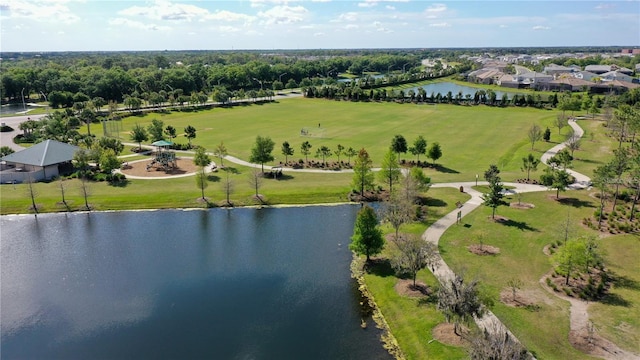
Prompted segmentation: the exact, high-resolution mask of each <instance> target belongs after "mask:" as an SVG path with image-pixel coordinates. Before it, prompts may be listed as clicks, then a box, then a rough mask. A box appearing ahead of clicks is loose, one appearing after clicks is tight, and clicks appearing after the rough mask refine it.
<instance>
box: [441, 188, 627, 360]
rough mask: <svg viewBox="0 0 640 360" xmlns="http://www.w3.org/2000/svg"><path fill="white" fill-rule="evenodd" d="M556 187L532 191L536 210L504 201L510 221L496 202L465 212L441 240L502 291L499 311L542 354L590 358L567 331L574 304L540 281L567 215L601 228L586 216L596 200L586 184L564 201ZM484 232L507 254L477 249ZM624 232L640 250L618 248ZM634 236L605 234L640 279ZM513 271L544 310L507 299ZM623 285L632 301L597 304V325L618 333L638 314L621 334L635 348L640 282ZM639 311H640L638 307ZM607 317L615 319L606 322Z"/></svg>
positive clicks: (458, 264)
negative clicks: (472, 248)
mask: <svg viewBox="0 0 640 360" xmlns="http://www.w3.org/2000/svg"><path fill="white" fill-rule="evenodd" d="M549 195H550V193H549V192H543V193H529V194H524V195H523V196H522V201H523V202H529V203H533V204H535V208H533V209H529V210H517V209H513V208H508V207H500V208H499V209H498V212H497V213H498V214H499V215H501V216H505V217H507V218H508V219H509V220H510V222H509V223H507V224H500V223H495V222H493V221H491V220H490V219H489V218H490V216H491V209H490V208H488V207H481V208H479V209H477V210H476V211H474V212H473V213H471V214H469V215H468V216H466V217H465V218H464V219H463V223H464V224H465V226H454V227H452V228H450V229H449V230H447V232H446V233H445V234H444V236H443V237H442V238H441V240H440V247H441V252H442V254H443V257H444V259H445V261H446V262H447V263H448V264H449V265H450V266H451V267H452V269H454V271H456V272H465V273H466V274H467V276H468V277H472V278H478V279H479V280H480V281H481V283H482V288H483V291H484V292H485V293H487V294H489V295H490V297H491V298H492V299H494V302H495V304H494V306H493V307H492V311H493V312H494V313H495V314H496V315H497V316H498V317H499V318H500V319H501V320H502V321H504V322H505V324H506V325H507V327H509V329H510V330H511V331H513V332H514V333H515V334H516V336H517V337H518V338H519V339H520V340H521V341H522V342H523V343H524V344H525V346H526V347H527V348H528V349H529V350H531V351H533V352H534V353H535V354H536V355H537V356H538V357H539V358H544V359H568V358H585V356H584V355H583V354H581V353H580V352H578V351H576V350H574V349H573V348H572V347H571V346H570V344H569V342H568V339H567V335H568V331H569V314H568V309H569V304H568V303H567V302H565V301H563V300H559V299H558V298H556V297H554V296H551V295H550V294H548V293H547V292H545V291H544V290H543V289H542V288H541V286H540V284H539V279H540V278H541V277H542V276H543V275H544V274H545V273H547V272H548V271H550V270H551V269H552V267H551V262H550V260H549V257H548V256H546V255H544V254H543V252H542V249H543V247H544V246H545V245H547V244H549V243H551V242H552V241H556V240H558V239H561V238H562V237H561V236H562V235H561V232H560V230H559V229H560V227H561V224H562V222H563V221H565V220H566V219H567V216H569V217H570V218H571V219H572V222H573V223H575V224H576V225H575V226H573V231H574V233H575V234H576V236H577V235H579V234H593V232H591V231H590V230H587V229H585V228H584V227H582V226H580V225H578V223H579V222H580V220H581V219H582V218H583V217H585V216H588V215H590V214H592V213H593V210H594V206H596V204H595V201H596V200H594V199H593V198H592V197H590V196H589V194H588V193H586V192H581V191H571V192H567V193H565V194H563V197H564V198H565V200H564V201H563V202H557V201H556V200H554V197H553V196H551V197H550V196H549ZM511 201H517V200H516V199H511ZM481 233H484V234H485V239H484V244H486V245H492V246H496V247H499V248H500V254H499V255H496V256H477V255H474V254H472V253H470V252H469V251H468V250H467V249H466V247H467V246H468V245H470V244H477V243H478V240H477V239H478V234H481ZM618 239H622V240H620V241H621V243H622V244H626V245H625V246H626V247H624V248H623V249H631V246H632V245H634V241H635V251H634V252H631V253H629V252H627V253H625V250H623V249H620V250H617V251H612V249H614V248H616V249H618V248H617V246H618V244H619V240H618ZM632 239H633V240H631V239H627V240H624V237H618V236H612V237H607V238H604V239H603V240H601V242H602V245H603V247H604V248H605V249H607V251H608V253H609V261H610V262H611V264H618V265H619V266H620V268H616V267H614V268H613V270H614V271H615V272H619V273H620V274H621V275H626V276H630V277H631V279H635V281H636V282H635V283H633V284H637V281H638V278H637V270H638V264H637V259H638V255H640V254H639V253H638V250H637V242H638V237H633V238H632ZM624 241H626V242H624ZM609 249H611V250H609ZM633 261H635V263H634V262H633ZM631 274H634V275H631ZM512 278H518V279H520V280H522V281H523V283H524V286H523V289H522V290H521V291H525V292H526V293H527V294H529V296H531V297H532V298H534V299H536V302H537V304H538V305H539V306H540V308H539V309H538V310H536V311H533V310H525V309H515V308H512V307H508V306H506V305H504V304H502V303H501V302H500V301H499V294H500V291H501V290H503V289H504V288H506V287H507V285H506V284H507V281H508V280H510V279H512ZM615 292H619V293H620V296H621V297H623V298H624V299H625V300H626V301H628V302H629V304H630V306H629V307H624V306H619V305H606V306H604V305H594V309H597V311H598V312H599V315H597V316H595V317H594V322H595V324H596V327H598V328H600V327H603V328H608V329H609V331H610V332H611V333H612V332H614V331H615V326H620V324H621V323H622V320H621V319H623V317H624V316H629V317H632V318H633V320H627V321H626V322H625V324H624V326H626V327H627V330H628V334H627V335H619V336H617V337H616V338H613V340H616V341H620V343H619V344H620V345H621V346H623V347H627V348H630V347H631V348H632V347H633V346H634V344H636V345H637V342H635V343H634V342H633V340H637V339H638V334H639V333H640V326H639V325H640V322H639V321H638V320H637V319H638V318H639V317H638V316H635V317H634V316H633V314H629V312H628V310H630V309H634V307H637V304H638V301H640V287H638V286H637V285H635V288H633V287H627V288H623V289H619V290H615ZM615 292H614V293H615ZM633 311H635V312H636V313H637V310H633ZM614 315H616V316H617V317H616V316H614ZM636 315H637V314H636ZM604 319H608V320H607V321H606V322H605V321H604ZM605 334H606V333H605ZM636 351H637V348H636Z"/></svg>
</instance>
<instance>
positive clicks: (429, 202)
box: [422, 197, 447, 207]
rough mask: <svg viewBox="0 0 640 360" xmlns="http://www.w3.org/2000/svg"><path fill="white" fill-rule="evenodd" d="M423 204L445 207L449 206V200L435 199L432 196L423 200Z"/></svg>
mask: <svg viewBox="0 0 640 360" xmlns="http://www.w3.org/2000/svg"><path fill="white" fill-rule="evenodd" d="M422 204H423V205H427V206H431V207H445V206H447V202H446V201H443V200H441V199H435V198H432V197H426V198H424V199H423V201H422Z"/></svg>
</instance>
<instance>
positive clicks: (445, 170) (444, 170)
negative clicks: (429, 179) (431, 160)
mask: <svg viewBox="0 0 640 360" xmlns="http://www.w3.org/2000/svg"><path fill="white" fill-rule="evenodd" d="M434 169H435V170H436V171H437V172H441V173H445V174H460V172H459V171H458V170H454V169H451V168H448V167H446V166H443V165H440V164H437V165H435V167H434Z"/></svg>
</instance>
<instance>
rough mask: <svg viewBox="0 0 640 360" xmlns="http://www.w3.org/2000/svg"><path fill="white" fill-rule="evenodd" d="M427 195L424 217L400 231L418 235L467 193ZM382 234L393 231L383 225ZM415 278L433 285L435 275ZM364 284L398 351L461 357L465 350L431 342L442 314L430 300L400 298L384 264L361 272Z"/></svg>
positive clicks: (434, 192)
mask: <svg viewBox="0 0 640 360" xmlns="http://www.w3.org/2000/svg"><path fill="white" fill-rule="evenodd" d="M427 194H428V195H429V198H431V201H430V203H431V204H432V205H431V206H429V211H428V217H427V220H426V221H424V222H421V223H413V224H407V225H404V226H403V227H402V228H401V232H404V233H412V234H417V235H419V234H422V233H423V232H424V231H425V230H426V228H427V227H428V226H429V225H431V224H433V223H434V222H435V221H436V220H438V219H439V218H441V217H442V216H444V215H445V214H447V213H449V212H450V211H452V210H453V209H454V208H455V204H456V202H458V201H460V202H465V201H467V200H468V199H469V196H468V195H467V194H464V193H460V191H458V190H456V189H453V188H438V189H430V190H429V192H428V193H427ZM384 230H385V232H386V233H391V232H393V230H392V229H391V228H390V227H386V228H385V229H384ZM393 246H394V245H393V244H389V243H387V245H386V249H385V251H383V253H382V254H381V257H387V256H388V255H389V253H390V252H389V251H390V248H392V247H393ZM417 278H418V280H420V281H423V282H424V283H425V284H427V285H429V286H431V287H434V286H436V284H437V280H436V278H435V277H434V276H433V274H431V272H429V271H428V270H422V271H420V272H419V273H418V276H417ZM365 279H366V282H367V286H368V288H369V290H370V291H371V293H372V294H373V296H374V298H375V300H376V303H377V304H378V306H379V307H380V310H381V311H382V313H383V314H384V317H385V319H386V320H387V323H388V324H389V327H390V328H391V331H392V333H393V335H394V336H395V338H396V339H397V340H398V343H399V344H400V347H401V348H402V351H403V352H404V353H405V355H406V356H407V358H408V359H464V358H466V351H465V350H464V349H462V348H456V347H452V346H448V345H444V344H441V343H439V342H438V341H432V339H433V336H432V334H431V331H432V330H433V328H434V327H435V326H436V325H438V324H440V323H442V322H444V315H442V313H440V312H439V311H438V310H436V308H435V305H434V304H433V303H424V302H421V301H419V300H418V299H415V298H409V297H403V296H400V295H399V294H398V292H397V291H396V290H395V289H394V286H395V284H396V282H397V281H398V278H397V277H396V276H395V275H394V274H393V271H392V269H391V268H390V267H389V266H388V265H380V266H377V267H376V268H375V270H374V271H372V272H370V273H368V274H367V275H365Z"/></svg>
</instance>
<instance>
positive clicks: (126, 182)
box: [108, 179, 130, 188]
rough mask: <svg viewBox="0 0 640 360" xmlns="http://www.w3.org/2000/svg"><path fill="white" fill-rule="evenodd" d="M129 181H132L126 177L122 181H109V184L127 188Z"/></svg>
mask: <svg viewBox="0 0 640 360" xmlns="http://www.w3.org/2000/svg"><path fill="white" fill-rule="evenodd" d="M129 183H130V181H129V179H124V180H120V181H109V182H108V184H109V186H113V187H119V188H125V187H127V185H129Z"/></svg>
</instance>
